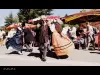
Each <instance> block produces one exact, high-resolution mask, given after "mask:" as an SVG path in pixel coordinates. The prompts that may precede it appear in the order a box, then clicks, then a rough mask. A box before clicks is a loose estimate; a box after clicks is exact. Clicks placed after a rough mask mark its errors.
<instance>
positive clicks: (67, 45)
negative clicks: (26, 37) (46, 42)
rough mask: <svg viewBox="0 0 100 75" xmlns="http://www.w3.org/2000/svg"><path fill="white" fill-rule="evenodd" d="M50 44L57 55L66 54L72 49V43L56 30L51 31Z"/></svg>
mask: <svg viewBox="0 0 100 75" xmlns="http://www.w3.org/2000/svg"><path fill="white" fill-rule="evenodd" d="M52 45H53V47H54V51H55V53H56V55H57V56H63V55H68V54H69V53H70V52H71V51H72V50H74V43H73V42H72V41H71V40H70V39H69V38H68V37H67V36H66V38H64V37H61V36H60V34H59V33H58V32H57V31H55V32H53V35H52Z"/></svg>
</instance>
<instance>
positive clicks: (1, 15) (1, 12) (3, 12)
mask: <svg viewBox="0 0 100 75" xmlns="http://www.w3.org/2000/svg"><path fill="white" fill-rule="evenodd" d="M80 10H82V9H54V10H53V12H52V13H54V14H53V15H55V16H61V17H64V16H65V14H68V15H71V14H74V13H78V12H80ZM87 10H89V9H87ZM18 11H19V9H0V26H3V25H4V24H5V23H4V22H5V17H6V16H8V15H9V14H10V13H12V14H13V16H16V15H17V13H18Z"/></svg>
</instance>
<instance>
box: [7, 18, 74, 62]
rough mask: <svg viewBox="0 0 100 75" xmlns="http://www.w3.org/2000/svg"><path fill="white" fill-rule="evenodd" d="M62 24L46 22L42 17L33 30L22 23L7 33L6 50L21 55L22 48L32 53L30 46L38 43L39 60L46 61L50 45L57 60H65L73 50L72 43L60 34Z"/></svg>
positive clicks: (59, 22)
mask: <svg viewBox="0 0 100 75" xmlns="http://www.w3.org/2000/svg"><path fill="white" fill-rule="evenodd" d="M62 23H63V22H62V21H60V20H59V21H58V20H57V19H54V20H47V19H46V18H45V17H42V18H41V21H39V22H38V23H37V24H36V25H35V26H34V27H33V28H31V27H28V24H26V23H22V26H19V27H18V28H17V29H14V28H13V29H11V30H10V31H9V32H8V35H7V36H6V39H5V44H6V48H7V49H8V50H16V51H17V52H18V53H19V54H23V46H24V47H26V49H27V51H30V52H32V50H33V49H34V48H33V47H32V46H34V43H35V42H36V41H38V42H39V51H40V58H41V60H42V61H46V57H47V52H48V51H52V50H51V45H50V43H52V46H53V50H54V52H55V54H56V56H57V59H60V58H62V57H63V58H67V57H68V55H69V53H71V51H72V50H73V49H74V43H73V42H72V41H71V40H70V39H69V38H68V36H67V35H65V34H64V33H63V32H62V25H61V24H62ZM26 27H27V28H26ZM33 51H34V50H33Z"/></svg>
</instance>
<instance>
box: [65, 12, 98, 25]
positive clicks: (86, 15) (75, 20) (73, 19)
mask: <svg viewBox="0 0 100 75" xmlns="http://www.w3.org/2000/svg"><path fill="white" fill-rule="evenodd" d="M87 21H89V22H95V21H100V10H97V11H89V12H82V13H77V14H73V15H70V16H67V17H66V18H65V22H66V23H69V24H79V23H84V22H87Z"/></svg>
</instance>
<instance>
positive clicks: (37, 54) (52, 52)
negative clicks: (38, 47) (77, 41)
mask: <svg viewBox="0 0 100 75" xmlns="http://www.w3.org/2000/svg"><path fill="white" fill-rule="evenodd" d="M27 56H35V57H39V58H40V53H30V54H28V55H27ZM47 57H51V58H55V59H59V58H60V59H65V58H68V55H67V56H60V57H59V58H58V57H57V56H56V54H55V52H54V51H53V50H51V51H48V53H47Z"/></svg>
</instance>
